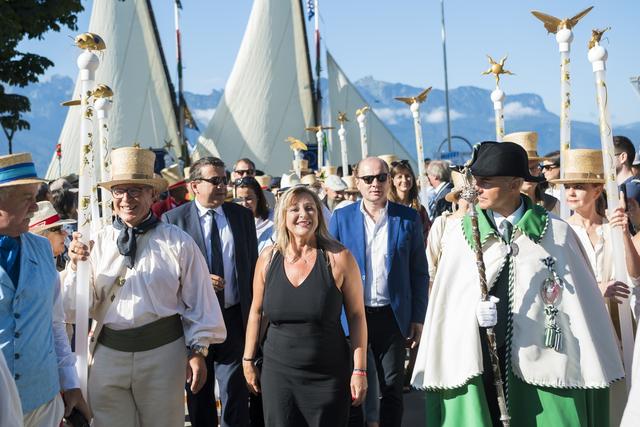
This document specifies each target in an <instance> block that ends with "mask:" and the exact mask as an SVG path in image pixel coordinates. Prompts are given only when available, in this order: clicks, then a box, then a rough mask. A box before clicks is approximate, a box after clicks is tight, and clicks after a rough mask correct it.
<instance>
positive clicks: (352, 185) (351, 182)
mask: <svg viewBox="0 0 640 427" xmlns="http://www.w3.org/2000/svg"><path fill="white" fill-rule="evenodd" d="M342 181H344V183H345V185H346V186H347V188H346V190H344V192H345V193H359V192H360V190H358V187H357V186H356V177H355V176H353V175H347V176H343V177H342Z"/></svg>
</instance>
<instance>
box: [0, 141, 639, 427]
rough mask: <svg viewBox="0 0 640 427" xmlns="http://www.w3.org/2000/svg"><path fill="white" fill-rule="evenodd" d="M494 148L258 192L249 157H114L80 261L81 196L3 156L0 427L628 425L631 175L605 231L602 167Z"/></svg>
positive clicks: (584, 153) (320, 176) (126, 152)
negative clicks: (411, 401) (83, 276)
mask: <svg viewBox="0 0 640 427" xmlns="http://www.w3.org/2000/svg"><path fill="white" fill-rule="evenodd" d="M504 141H505V142H501V143H497V142H492V141H487V142H482V143H480V144H477V145H476V146H475V148H474V152H473V155H472V158H471V160H470V161H469V162H468V163H467V164H466V165H464V166H465V167H464V168H462V167H461V166H463V165H451V164H449V163H448V162H446V161H441V160H428V159H427V160H425V162H426V163H427V164H426V165H425V170H426V181H427V182H428V187H427V188H420V187H419V181H420V180H419V179H418V178H419V177H417V176H416V174H415V173H414V168H413V167H412V162H411V161H409V159H398V158H395V157H394V156H391V155H383V156H380V157H367V158H364V159H361V160H360V161H359V162H358V163H357V164H355V165H353V167H351V166H350V167H349V170H347V171H343V170H342V168H335V167H331V166H325V167H322V168H321V169H320V170H319V171H313V170H311V169H309V168H308V164H307V163H306V161H302V162H299V163H298V164H296V165H294V166H296V167H295V171H285V173H284V174H283V175H282V176H281V177H280V178H275V179H274V178H272V177H271V176H268V175H266V174H264V173H263V172H262V171H259V170H257V168H256V165H255V163H254V162H253V161H252V160H251V159H248V158H243V159H231V160H233V161H235V163H233V164H228V163H225V161H226V160H229V159H219V158H216V157H203V158H200V159H198V160H197V161H195V162H193V164H191V165H190V166H189V167H187V168H184V169H183V168H182V167H180V165H178V164H174V165H171V166H169V167H167V168H165V169H162V170H161V171H159V173H155V171H154V164H155V155H154V153H153V152H152V151H150V150H145V149H141V148H138V147H123V148H118V149H115V150H113V151H112V153H111V161H112V171H111V177H110V178H109V180H107V181H104V182H101V183H99V184H98V185H99V187H100V188H102V189H104V190H105V193H104V194H109V196H110V197H109V200H110V203H111V207H112V210H113V217H112V218H107V221H105V223H106V224H107V225H104V226H103V227H102V228H101V229H100V230H99V231H98V232H97V233H96V234H95V235H92V236H91V242H90V243H89V244H85V243H86V242H85V243H83V241H84V240H83V236H82V235H81V234H80V233H79V232H78V224H77V216H78V213H77V211H78V190H77V186H78V182H77V177H76V176H69V177H64V178H59V179H57V180H55V181H52V182H47V181H45V180H43V179H40V178H38V177H37V175H36V171H35V167H34V164H33V162H32V160H31V156H30V155H29V154H26V153H23V154H15V155H7V156H0V348H1V349H2V352H1V353H0V426H3V427H4V426H8V427H13V426H28V427H32V426H33V427H36V426H58V425H59V424H60V422H61V420H62V419H63V417H65V418H67V419H72V418H73V419H76V420H77V419H78V418H84V419H86V420H92V422H93V425H94V426H97V427H102V426H109V427H110V426H116V425H117V426H131V427H134V426H138V425H141V426H147V425H153V426H182V425H184V422H185V418H184V413H185V402H186V408H187V410H188V415H189V421H190V422H191V425H192V426H195V427H204V426H207V427H208V426H215V425H221V426H234V427H235V426H240V427H242V426H263V425H266V426H276V427H280V426H291V427H297V426H305V425H308V426H357V427H363V426H365V425H366V426H367V427H376V426H401V425H402V419H403V413H404V406H403V394H404V392H405V391H406V390H407V389H409V388H411V387H413V388H417V389H419V390H421V391H423V392H424V393H425V399H426V423H427V425H429V426H431V425H440V426H462V425H465V426H466V425H483V426H490V425H501V423H502V421H501V420H505V419H506V418H507V417H508V418H510V420H511V424H512V425H518V426H519V425H563V426H606V425H612V426H618V425H621V423H622V425H625V426H630V425H635V424H636V423H637V422H638V420H639V419H640V413H638V412H637V411H638V409H637V407H638V403H640V396H639V395H638V394H640V390H639V389H638V388H637V386H636V387H635V388H634V387H633V386H632V387H631V391H630V392H629V391H628V387H627V386H628V385H629V384H631V378H625V369H624V367H623V362H622V360H623V359H622V356H621V348H622V346H623V338H622V334H623V330H624V326H625V325H624V324H623V322H624V321H625V320H624V319H625V318H628V317H629V316H626V317H625V316H624V314H630V315H631V316H632V319H633V325H632V327H633V328H635V319H637V315H639V314H640V302H638V301H637V298H636V296H637V292H636V290H637V289H640V288H639V287H638V282H639V281H640V233H636V230H640V175H638V172H640V171H639V170H638V169H636V168H637V167H640V156H636V150H635V147H634V145H633V143H632V142H631V141H630V140H629V139H628V138H625V137H622V136H619V137H615V138H614V144H615V156H614V157H615V162H616V170H617V183H618V185H619V187H620V195H619V196H620V198H621V207H619V208H617V209H607V203H606V197H605V191H604V188H605V182H606V179H605V172H604V167H603V157H602V152H601V151H600V150H591V149H573V150H568V151H567V152H565V153H563V155H562V156H561V155H560V153H559V152H553V153H548V154H546V155H544V156H541V155H540V154H539V153H538V151H537V143H538V135H537V133H535V132H516V133H513V134H509V135H506V136H505V138H504ZM561 157H562V161H563V164H562V174H561V171H560V169H561V168H560V158H561ZM472 193H473V194H472ZM474 195H475V196H476V197H477V199H476V200H475V201H474V200H471V198H473V197H471V196H474ZM470 197H471V198H470ZM563 207H564V208H565V209H566V211H568V212H570V213H569V215H568V216H567V217H566V218H560V216H561V211H562V209H561V208H563ZM94 220H96V219H95V218H94ZM618 232H620V234H621V235H622V241H623V245H624V254H623V255H621V254H617V255H615V254H614V249H613V240H614V239H613V237H612V236H613V235H614V233H618ZM615 256H622V257H623V258H624V263H623V264H624V266H625V267H626V268H625V269H624V270H625V271H623V272H621V271H616V265H620V263H617V264H616V263H615V262H614V261H615V260H614V258H615ZM81 263H83V264H82V265H84V266H88V268H89V271H90V274H89V283H81V282H79V281H78V267H79V266H80V265H81ZM618 270H620V268H619V267H618ZM621 277H624V278H625V279H624V280H621V279H620V278H621ZM482 284H485V285H486V289H483V287H482V286H481V285H482ZM80 286H87V287H88V289H89V294H90V310H89V317H90V318H91V319H92V321H91V328H90V333H89V349H88V354H89V375H88V384H87V394H86V395H85V396H83V394H82V392H81V391H80V390H81V385H80V380H79V376H78V374H77V373H76V369H75V365H76V358H75V354H74V352H73V349H74V347H73V343H74V334H75V328H74V323H75V315H76V312H75V311H76V290H77V288H78V287H80ZM626 301H629V303H630V304H629V305H627V304H624V305H622V302H626ZM621 310H629V311H630V312H631V313H624V312H622V311H621ZM633 330H634V331H635V329H633ZM487 335H488V336H490V337H494V338H492V339H489V340H487ZM639 347H640V346H639ZM75 350H76V351H77V350H78V349H75ZM639 352H640V350H637V351H636V353H639ZM496 355H497V358H496V357H494V356H496ZM636 357H640V354H636ZM627 368H628V367H627ZM636 368H637V367H636ZM636 370H637V369H636ZM627 372H629V369H627ZM636 380H637V381H640V378H637V379H636ZM633 384H634V386H635V383H633ZM627 396H628V400H627ZM185 399H186V400H185ZM217 402H219V403H220V408H218V407H217ZM74 417H75V418H74ZM74 425H75V424H74Z"/></svg>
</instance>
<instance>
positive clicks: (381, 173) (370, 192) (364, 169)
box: [355, 157, 389, 207]
mask: <svg viewBox="0 0 640 427" xmlns="http://www.w3.org/2000/svg"><path fill="white" fill-rule="evenodd" d="M355 175H356V185H357V187H358V190H359V191H360V194H362V198H363V199H364V201H365V204H371V205H372V206H373V205H375V206H378V207H382V206H384V205H386V203H387V194H388V193H389V179H388V178H389V165H387V163H386V162H385V161H384V160H382V159H379V158H377V157H367V158H366V159H362V160H360V161H359V162H358V164H357V165H356V171H355Z"/></svg>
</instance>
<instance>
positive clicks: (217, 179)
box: [198, 176, 228, 186]
mask: <svg viewBox="0 0 640 427" xmlns="http://www.w3.org/2000/svg"><path fill="white" fill-rule="evenodd" d="M198 181H205V182H208V183H209V184H211V185H215V186H218V185H220V184H224V185H227V182H228V180H227V177H226V176H212V177H211V178H198Z"/></svg>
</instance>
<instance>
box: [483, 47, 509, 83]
mask: <svg viewBox="0 0 640 427" xmlns="http://www.w3.org/2000/svg"><path fill="white" fill-rule="evenodd" d="M487 58H489V64H490V67H489V69H488V70H487V71H483V72H482V74H483V75H487V74H493V75H494V77H495V79H496V87H498V86H500V75H501V74H508V75H510V76H515V74H514V73H512V72H511V71H509V70H505V69H504V63H505V61H506V60H507V55H505V56H504V57H503V58H502V59H501V60H500V62H496V61H494V60H493V58H492V57H491V56H490V55H487Z"/></svg>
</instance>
